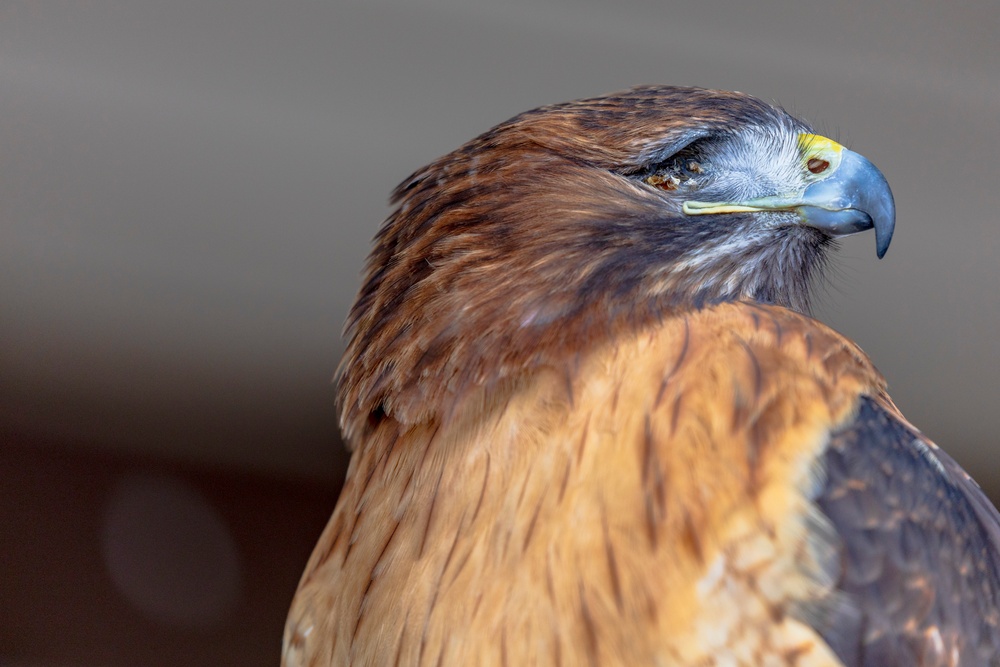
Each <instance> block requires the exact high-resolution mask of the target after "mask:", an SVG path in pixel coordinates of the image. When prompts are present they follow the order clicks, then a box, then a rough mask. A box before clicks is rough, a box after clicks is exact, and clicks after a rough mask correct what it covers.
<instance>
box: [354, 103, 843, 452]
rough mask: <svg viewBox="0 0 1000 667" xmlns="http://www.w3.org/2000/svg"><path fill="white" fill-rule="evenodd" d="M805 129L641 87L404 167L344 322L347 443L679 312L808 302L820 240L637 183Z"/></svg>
mask: <svg viewBox="0 0 1000 667" xmlns="http://www.w3.org/2000/svg"><path fill="white" fill-rule="evenodd" d="M805 130H807V128H806V126H805V125H804V124H802V123H801V122H799V121H797V120H795V119H793V118H791V117H790V116H788V115H787V114H786V113H785V112H784V111H782V110H780V109H777V108H775V107H773V106H770V105H768V104H765V103H763V102H761V101H759V100H757V99H755V98H753V97H750V96H747V95H744V94H741V93H731V92H721V91H711V90H701V89H692V88H675V87H640V88H635V89H632V90H629V91H625V92H622V93H617V94H613V95H608V96H605V97H597V98H593V99H587V100H580V101H577V102H569V103H565V104H558V105H553V106H548V107H543V108H540V109H536V110H534V111H528V112H526V113H523V114H520V115H518V116H516V117H514V118H513V119H511V120H509V121H507V122H506V123H503V124H501V125H499V126H497V127H495V128H493V129H492V130H490V131H488V132H486V133H485V134H483V135H481V136H479V137H478V138H476V139H474V140H472V141H471V142H469V143H467V144H466V145H464V146H462V147H461V148H459V149H458V150H456V151H454V152H452V153H449V154H448V155H445V156H444V157H442V158H440V159H438V160H436V161H435V162H433V163H431V164H430V165H428V166H427V167H425V168H424V169H421V170H419V171H418V172H416V173H415V174H413V175H412V176H411V177H409V178H408V179H406V181H404V182H403V183H402V184H401V185H400V186H399V187H398V188H397V189H396V191H395V192H394V193H393V197H392V201H393V203H394V205H395V206H396V208H395V210H394V211H393V213H392V214H391V215H390V216H389V218H388V219H387V220H386V222H385V223H384V225H383V227H382V228H381V230H380V231H379V233H378V235H377V236H376V238H375V248H374V250H373V252H372V254H371V256H370V257H369V259H368V263H367V267H366V270H365V275H364V283H363V286H362V288H361V291H360V294H359V295H358V298H357V301H356V302H355V304H354V307H353V308H352V310H351V313H350V316H349V319H348V323H347V329H346V332H347V337H348V347H347V351H346V353H345V354H344V357H343V360H342V362H341V369H340V373H341V377H340V387H339V402H340V408H341V424H342V427H343V428H344V431H345V434H346V436H347V438H348V442H349V443H353V442H356V438H358V437H359V436H360V435H361V434H362V433H363V432H365V431H366V430H367V429H368V428H370V426H371V425H372V424H375V423H378V422H379V421H380V420H382V419H384V418H385V417H390V418H392V419H395V420H397V421H399V422H400V423H401V424H404V425H405V424H411V423H415V422H418V421H424V420H428V419H433V418H435V415H440V414H441V413H442V412H443V411H447V410H448V409H450V408H451V407H453V406H454V405H455V404H456V402H457V401H459V400H460V399H461V398H462V397H463V396H464V395H466V394H467V393H468V392H469V391H470V390H472V389H475V388H482V387H485V388H487V389H488V388H489V387H490V386H494V385H496V384H497V383H502V382H508V381H513V380H516V378H517V376H518V375H519V374H521V373H524V372H526V371H529V370H531V369H533V368H537V367H539V366H542V365H550V366H556V367H559V366H561V365H564V364H572V363H573V359H574V358H575V357H577V356H578V355H580V354H581V353H584V352H586V350H587V349H588V348H589V347H590V346H591V345H593V344H595V343H597V342H601V341H606V340H607V339H608V337H610V336H615V335H616V334H617V333H620V332H622V331H625V330H634V329H635V328H636V327H642V326H644V325H646V324H648V323H650V322H653V321H657V320H659V319H661V318H663V317H665V316H668V315H671V314H675V313H677V312H678V311H680V310H683V309H691V308H698V307H701V306H702V305H705V304H709V303H716V302H719V301H726V300H740V299H744V300H756V301H762V302H770V303H777V304H780V305H784V306H788V307H791V308H794V309H797V310H800V311H802V310H805V309H806V308H807V307H808V288H809V280H810V275H811V273H812V272H813V270H814V268H815V267H817V266H818V265H820V264H821V263H822V258H823V249H824V247H825V246H826V245H827V244H828V243H829V242H830V239H829V238H828V237H826V236H824V235H823V234H821V233H819V232H817V231H816V230H813V229H809V228H805V227H802V226H796V225H790V224H782V220H781V219H780V217H779V218H775V219H774V220H772V221H771V222H770V223H769V224H768V225H766V226H762V225H761V224H760V220H759V219H755V218H754V217H753V216H749V215H729V216H726V218H725V219H724V220H721V219H719V218H718V217H713V216H685V215H684V214H683V213H681V212H680V201H679V199H678V198H677V197H674V196H672V193H671V192H669V191H666V190H664V189H661V188H657V187H653V186H651V185H649V184H648V183H647V182H645V181H644V180H643V179H642V176H643V175H644V174H648V173H650V170H655V169H657V168H658V165H662V164H664V163H670V161H671V160H676V159H677V158H678V156H681V157H684V156H687V155H690V156H692V157H697V158H699V159H704V156H708V159H709V160H710V158H711V155H712V154H713V151H719V150H724V149H725V148H724V147H725V146H726V145H728V144H727V142H729V143H733V142H739V141H751V139H748V138H746V137H765V139H766V138H767V137H768V136H778V135H781V133H794V132H800V131H805ZM753 140H754V141H758V139H753ZM352 446H353V445H352Z"/></svg>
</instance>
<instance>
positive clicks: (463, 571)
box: [283, 87, 1000, 667]
mask: <svg viewBox="0 0 1000 667" xmlns="http://www.w3.org/2000/svg"><path fill="white" fill-rule="evenodd" d="M393 202H394V205H395V209H394V211H393V212H392V213H391V215H390V216H389V218H388V219H387V220H386V222H385V223H384V224H383V226H382V228H381V230H380V231H379V232H378V235H377V236H376V238H375V248H374V251H373V252H372V254H371V256H370V258H369V260H368V264H367V268H366V271H365V275H364V279H363V286H362V288H361V291H360V294H359V296H358V298H357V301H356V302H355V304H354V307H353V309H352V310H351V312H350V315H349V319H348V323H347V328H346V332H347V339H348V344H347V350H346V352H345V355H344V357H343V361H342V365H341V369H340V379H339V390H338V391H339V396H338V397H339V409H340V423H341V426H342V430H343V432H344V435H345V437H346V441H347V443H348V446H349V447H350V448H351V449H352V450H353V458H352V459H351V464H350V469H349V470H348V473H347V480H346V483H345V486H344V488H343V492H342V495H341V496H340V499H339V501H338V503H337V506H336V509H335V510H334V513H333V516H332V518H331V519H330V522H329V525H328V526H327V528H326V530H325V532H324V533H323V535H322V537H321V539H320V541H319V544H318V545H317V546H316V548H315V551H314V552H313V555H312V557H311V559H310V560H309V563H308V565H307V567H306V570H305V573H304V574H303V576H302V580H301V583H300V585H299V589H298V592H297V594H296V596H295V599H294V601H293V604H292V608H291V611H290V614H289V618H288V622H287V625H286V630H285V636H284V649H283V651H284V652H283V663H284V664H285V665H286V666H287V667H292V666H305V665H310V666H312V665H324V666H326V665H348V664H350V665H430V666H433V665H511V666H514V665H565V666H572V665H661V666H673V665H694V666H704V667H708V666H710V665H713V666H719V667H722V666H735V665H771V666H775V667H777V666H790V665H797V666H800V667H807V666H808V667H815V666H819V665H870V666H883V667H884V666H891V665H908V666H909V665H923V666H930V665H963V666H976V665H996V664H1000V518H998V513H997V511H996V510H995V509H994V507H993V506H992V505H991V504H990V503H989V501H988V500H987V499H986V497H985V496H984V494H983V493H982V492H981V491H980V489H979V487H978V486H977V485H976V484H975V482H973V481H972V480H971V479H970V477H969V476H968V475H967V474H966V473H965V472H964V471H963V470H962V469H961V468H960V467H959V466H958V465H957V464H956V463H955V462H954V461H953V460H952V459H951V458H950V457H949V456H948V455H947V454H945V453H944V452H943V451H942V450H940V449H938V447H937V446H935V445H934V444H933V443H932V442H931V441H930V440H928V439H927V438H926V437H925V436H923V435H922V434H921V433H920V431H918V430H917V429H916V428H914V427H913V426H912V425H911V424H910V423H909V422H908V421H907V420H906V419H904V417H903V416H902V415H901V414H900V412H899V411H898V410H897V408H896V407H895V406H894V405H893V403H892V401H891V400H890V398H889V396H888V395H887V393H886V382H885V380H884V379H883V377H882V375H880V374H879V372H878V371H877V370H876V369H875V367H874V366H873V365H872V362H871V361H870V360H869V359H868V357H867V356H866V355H865V354H864V353H863V352H862V351H861V349H859V348H858V346H857V345H855V344H854V343H852V342H851V341H850V340H848V339H846V338H845V337H844V336H842V335H840V334H838V333H836V332H835V331H833V330H831V329H829V328H827V327H826V326H824V325H823V324H821V323H819V322H817V321H816V320H814V319H811V318H810V316H809V291H810V284H811V283H812V282H814V281H815V279H817V277H818V275H819V273H820V272H821V271H822V269H823V267H824V264H825V263H826V261H827V256H828V253H829V252H830V251H831V250H832V249H833V248H834V247H835V245H836V239H837V237H839V236H842V235H845V234H851V233H855V232H860V231H864V230H868V229H872V228H874V231H875V241H876V247H877V254H878V256H879V257H881V256H882V255H883V254H885V252H886V250H887V249H888V247H889V242H890V240H891V237H892V233H893V227H894V218H895V209H894V205H893V200H892V195H891V193H890V190H889V186H888V184H887V182H886V180H885V178H884V177H883V175H882V174H881V173H880V172H879V171H878V170H877V169H876V168H875V167H874V166H873V165H872V163H871V162H869V161H868V160H867V159H865V158H864V157H862V156H860V155H859V154H857V153H855V152H853V151H851V150H848V149H846V148H845V147H843V146H841V145H840V144H838V143H836V142H834V141H832V140H830V139H827V138H824V137H822V136H818V135H817V134H815V133H813V131H812V130H811V129H810V128H809V126H808V125H806V124H805V123H803V122H802V121H800V120H797V119H795V118H793V117H792V116H790V115H788V114H787V113H786V112H784V111H783V110H781V109H779V108H776V107H775V106H772V105H770V104H767V103H764V102H761V101H759V100H757V99H755V98H753V97H750V96H748V95H745V94H741V93H732V92H723V91H713V90H703V89H692V88H677V87H639V88H634V89H631V90H628V91H625V92H621V93H617V94H612V95H607V96H603V97H596V98H592V99H585V100H579V101H575V102H569V103H565V104H557V105H553V106H548V107H543V108H539V109H536V110H533V111H529V112H526V113H523V114H521V115H519V116H516V117H515V118H513V119H511V120H510V121H508V122H505V123H503V124H501V125H498V126H497V127H495V128H493V129H492V130H490V131H488V132H486V133H485V134H483V135H481V136H480V137H478V138H476V139H474V140H472V141H471V142H469V143H467V144H465V145H464V146H462V147H461V148H459V149H458V150H456V151H454V152H452V153H450V154H448V155H446V156H444V157H442V158H440V159H438V160H437V161H435V162H433V163H431V164H430V165H428V166H427V167H425V168H423V169H421V170H419V171H417V172H416V173H415V174H413V175H412V176H410V177H409V178H408V179H406V181H405V182H403V183H402V184H401V185H400V186H399V187H398V188H397V189H396V191H395V192H394V194H393Z"/></svg>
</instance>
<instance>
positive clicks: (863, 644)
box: [811, 397, 1000, 667]
mask: <svg viewBox="0 0 1000 667" xmlns="http://www.w3.org/2000/svg"><path fill="white" fill-rule="evenodd" d="M821 465H822V466H823V468H824V470H825V475H826V477H825V479H826V482H825V485H824V487H823V488H822V490H821V492H820V493H819V495H818V497H817V498H816V502H817V504H818V505H819V508H820V509H821V511H822V512H823V514H825V515H826V517H827V518H828V519H829V521H830V522H831V523H832V524H833V527H834V530H835V532H836V534H837V535H838V537H839V545H838V546H839V552H840V563H839V564H840V578H839V584H838V589H839V590H838V592H837V593H836V594H835V595H834V596H833V597H832V599H828V600H826V601H825V603H821V605H820V606H822V607H823V610H822V611H821V612H820V610H817V609H813V610H811V611H812V612H813V614H815V615H814V616H813V619H814V623H815V624H816V625H817V630H818V631H819V632H820V634H821V635H822V636H823V637H824V639H826V641H827V642H828V643H829V644H830V646H831V647H832V648H833V650H834V651H835V652H836V653H837V655H838V656H839V657H840V658H841V659H842V660H843V661H844V663H845V664H847V665H865V666H869V665H870V666H871V667H889V666H891V665H908V666H912V665H962V666H968V667H972V666H978V665H1000V611H998V609H1000V607H998V605H1000V515H998V513H997V510H996V509H995V508H994V507H993V505H992V504H991V503H990V501H989V500H988V499H987V498H986V496H985V495H984V494H983V492H982V491H981V490H980V488H979V486H978V485H977V484H976V483H975V482H974V481H972V479H971V478H970V477H969V476H968V475H967V474H966V473H965V471H963V470H962V468H961V467H960V466H959V465H958V464H957V463H956V462H955V461H954V460H953V459H952V458H951V457H950V456H948V455H947V454H946V453H944V452H943V451H941V450H940V449H938V448H937V447H936V446H935V445H934V444H932V443H930V441H928V440H927V439H926V438H924V437H923V436H922V435H921V434H920V433H918V432H916V431H915V430H913V429H912V427H910V426H909V425H908V424H906V423H905V422H902V421H901V420H900V419H899V418H898V417H897V416H896V415H894V414H893V413H892V412H891V411H889V410H887V409H886V408H884V407H883V406H881V405H880V404H879V403H878V402H876V401H875V400H873V399H871V398H868V397H862V398H861V406H860V410H859V412H858V415H857V417H856V418H855V419H854V420H853V421H852V422H851V423H849V424H848V425H846V426H845V427H844V428H842V429H840V430H839V431H837V432H836V433H834V434H833V436H832V439H831V442H830V447H829V449H828V450H827V451H826V453H825V454H824V456H823V460H822V461H821Z"/></svg>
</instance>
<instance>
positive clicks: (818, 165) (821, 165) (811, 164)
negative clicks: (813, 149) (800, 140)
mask: <svg viewBox="0 0 1000 667" xmlns="http://www.w3.org/2000/svg"><path fill="white" fill-rule="evenodd" d="M829 168H830V163H829V161H827V160H824V159H823V158H820V157H813V158H809V161H808V162H807V163H806V169H808V170H809V172H810V173H813V174H822V173H823V172H824V171H826V170H827V169H829Z"/></svg>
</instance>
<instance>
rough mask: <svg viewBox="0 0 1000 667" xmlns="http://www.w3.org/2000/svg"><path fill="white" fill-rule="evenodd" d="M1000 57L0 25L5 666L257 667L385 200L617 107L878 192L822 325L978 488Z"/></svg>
mask: <svg viewBox="0 0 1000 667" xmlns="http://www.w3.org/2000/svg"><path fill="white" fill-rule="evenodd" d="M998 33H1000V6H998V5H997V4H996V3H995V2H992V1H983V2H980V3H961V2H959V3H948V4H947V6H946V5H945V4H944V3H936V2H930V1H929V0H921V1H920V2H908V1H906V0H884V1H881V2H862V1H860V0H858V1H852V2H840V3H830V2H813V1H807V2H795V1H793V0H782V1H779V2H772V3H753V4H751V3H744V4H736V3H730V2H721V1H716V0H703V1H702V2H697V3H681V2H669V1H663V0H656V1H654V0H648V1H629V2H617V3H607V2H598V1H597V0H582V1H576V2H574V1H572V0H507V1H505V2H503V3H497V2H487V1H486V0H471V1H469V0H466V1H462V0H425V1H421V2H403V0H366V1H365V2H360V1H358V2H346V1H343V0H341V1H339V2H334V3H311V2H300V1H298V0H293V1H292V2H282V3H274V2H258V1H256V0H246V1H242V2H236V1H234V0H221V1H219V2H213V3H204V2H192V1H174V2H160V3H156V2H150V1H148V0H139V1H137V2H136V1H128V2H126V1H124V0H89V1H85V2H58V1H56V0H53V1H52V2H27V1H22V0H7V1H6V2H4V3H3V4H0V438H2V450H0V500H2V505H0V540H2V543H0V544H2V547H0V666H9V665H17V666H26V665H31V666H37V667H42V666H45V667H49V666H52V667H56V666H58V667H62V666H70V665H72V666H87V667H89V666H98V665H108V666H117V665H178V664H180V665H219V664H234V665H236V664H239V665H275V664H277V661H278V651H279V645H280V634H281V626H282V623H283V620H284V614H285V610H286V609H287V606H288V602H289V600H290V598H291V595H292V593H293V591H294V588H295V585H296V582H297V579H298V576H299V573H300V572H301V569H302V567H303V565H304V562H305V559H306V558H307V556H308V554H309V551H310V549H311V547H312V544H313V543H314V542H315V540H316V538H317V536H318V534H319V531H320V530H321V529H322V526H323V524H324V523H325V521H326V518H327V516H328V515H329V512H330V510H331V508H332V506H333V503H334V501H335V499H336V494H337V491H338V489H339V485H340V480H341V479H342V477H343V474H344V470H345V466H346V456H345V455H344V453H343V451H342V445H341V443H340V441H339V439H338V435H337V428H336V419H335V414H334V409H333V386H332V384H331V378H332V376H333V373H334V370H335V367H336V363H337V359H338V356H339V354H340V350H341V343H340V337H339V332H340V326H341V322H342V320H343V317H344V314H345V312H346V310H347V308H348V306H349V304H350V301H351V299H352V298H353V295H354V291H355V289H356V287H357V275H358V272H359V271H360V268H361V264H362V261H363V258H364V256H365V254H366V253H367V248H368V240H369V239H370V237H371V235H372V234H373V233H374V231H375V229H376V228H377V225H378V223H379V222H380V220H381V219H382V218H383V217H384V216H385V214H386V212H387V209H386V207H385V199H386V196H387V194H388V192H389V190H390V189H391V188H392V187H393V186H394V185H395V184H396V183H397V182H398V181H400V180H401V179H403V178H404V177H405V176H406V175H407V174H409V173H410V172H411V171H413V170H415V169H417V168H418V167H420V166H421V165H423V164H424V163H426V162H428V161H430V160H431V159H433V158H435V157H437V156H438V155H440V154H442V153H445V152H447V151H449V150H451V149H452V148H454V147H456V146H457V145H459V144H460V143H462V142H464V141H465V140H467V139H469V138H471V137H472V136H474V135H476V134H477V133H479V132H481V131H483V130H486V129H487V128H489V127H490V126H492V125H494V124H495V123H497V122H500V121H503V120H505V119H506V118H508V117H510V116H512V115H513V114H515V113H517V112H519V111H522V110H525V109H528V108H531V107H534V106H537V105H540V104H545V103H550V102H558V101H563V100H567V99H572V98H576V97H582V96H588V95H594V94H599V93H602V92H608V91H611V90H616V89H620V88H623V87H627V86H629V85H633V84H637V83H673V84H686V85H701V86H707V87H716V88H728V89H736V90H742V91H745V92H749V93H753V94H755V95H757V96H759V97H762V98H765V99H768V100H773V101H776V102H778V103H780V104H782V105H784V106H785V107H786V108H788V109H789V110H790V111H792V112H793V113H795V114H797V115H800V116H802V117H804V118H805V119H807V120H809V121H810V122H812V123H813V124H814V125H815V126H816V127H817V129H818V130H819V131H820V132H822V133H825V134H828V135H830V136H833V137H834V138H838V139H839V140H840V141H841V142H843V143H846V144H847V145H849V146H851V147H852V148H854V149H856V150H858V151H859V152H861V153H863V154H864V155H866V156H868V157H869V158H871V159H872V160H873V161H874V162H875V163H876V164H877V165H878V166H879V167H880V168H881V169H882V170H883V172H884V173H885V174H886V176H887V177H888V179H889V182H890V183H891V184H892V186H893V190H894V192H895V194H896V200H897V206H898V225H897V231H896V238H895V240H894V242H893V246H892V248H891V249H890V251H889V253H888V255H887V257H886V259H885V260H883V261H881V262H879V261H877V260H876V259H875V248H874V239H873V238H871V236H870V235H866V237H865V238H852V239H849V240H848V241H847V242H845V243H844V247H843V251H842V252H841V253H840V255H839V257H838V259H837V262H836V265H835V267H834V269H833V271H832V272H831V276H830V281H829V284H828V285H827V288H826V289H825V291H824V293H823V294H822V295H821V297H820V308H819V312H818V313H817V315H818V316H819V317H820V318H821V319H823V320H824V321H826V322H828V323H830V324H831V325H833V326H834V327H835V328H837V329H839V330H841V331H843V332H844V333H846V334H848V335H850V336H851V337H853V338H855V339H856V340H857V341H858V342H859V343H860V344H861V345H862V347H864V348H865V350H866V351H867V352H868V353H869V354H870V355H871V356H872V358H873V359H874V360H875V363H876V364H877V365H878V366H879V368H880V369H881V370H882V371H883V372H884V373H885V374H886V376H887V377H888V378H889V381H890V383H891V387H892V392H893V396H894V397H895V399H896V400H897V402H898V404H899V405H900V407H901V408H902V409H903V411H904V412H905V413H906V414H907V415H908V416H909V417H910V418H911V419H912V420H913V421H914V422H915V423H916V424H917V425H918V426H920V427H921V428H922V429H923V430H924V431H925V432H926V433H928V434H929V435H930V436H931V437H932V438H934V439H935V440H937V441H938V442H939V443H940V444H941V445H943V446H944V447H946V448H947V449H948V450H949V451H950V452H952V453H953V454H954V455H955V456H956V457H957V458H958V459H959V460H960V461H961V462H962V463H963V464H964V465H965V466H966V467H967V468H968V469H969V470H970V471H971V472H972V473H973V475H974V476H975V477H976V478H977V479H979V480H980V482H981V483H982V484H983V485H984V486H985V487H986V488H987V490H988V491H990V492H991V493H993V496H994V498H996V497H997V494H998V491H1000V451H998V443H997V438H996V436H995V434H996V433H997V432H998V430H1000V392H998V383H997V378H998V377H1000V336H998V333H997V332H998V331H1000V262H998V261H997V256H998V254H1000V225H998V223H997V221H998V217H1000V215H998V211H1000V186H998V184H1000V159H998V157H997V156H998V155H1000V42H998V40H997V39H996V35H997V34H998Z"/></svg>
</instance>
